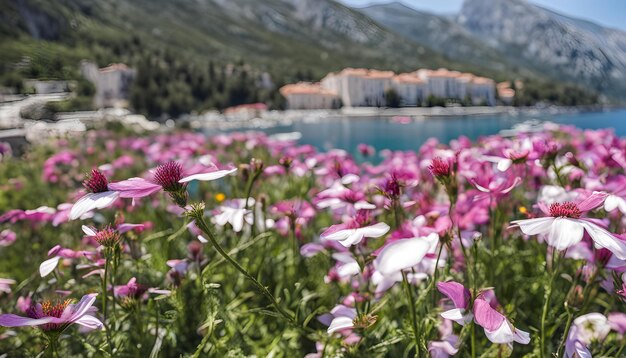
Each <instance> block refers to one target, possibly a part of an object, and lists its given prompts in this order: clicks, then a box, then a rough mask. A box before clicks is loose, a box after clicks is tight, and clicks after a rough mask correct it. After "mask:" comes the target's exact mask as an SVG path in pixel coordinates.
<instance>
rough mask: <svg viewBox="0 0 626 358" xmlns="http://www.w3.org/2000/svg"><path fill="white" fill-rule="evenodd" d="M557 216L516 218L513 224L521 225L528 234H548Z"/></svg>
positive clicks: (521, 228)
mask: <svg viewBox="0 0 626 358" xmlns="http://www.w3.org/2000/svg"><path fill="white" fill-rule="evenodd" d="M554 219H555V218H553V217H545V218H535V219H526V220H516V221H513V222H512V224H514V225H517V226H519V228H520V230H522V232H523V233H524V234H526V235H538V234H547V233H548V232H550V228H551V227H552V222H553V221H554Z"/></svg>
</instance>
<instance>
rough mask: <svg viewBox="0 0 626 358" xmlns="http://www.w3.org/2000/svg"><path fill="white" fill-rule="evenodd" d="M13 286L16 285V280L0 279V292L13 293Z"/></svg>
mask: <svg viewBox="0 0 626 358" xmlns="http://www.w3.org/2000/svg"><path fill="white" fill-rule="evenodd" d="M11 285H15V280H11V279H8V278H0V292H4V293H11Z"/></svg>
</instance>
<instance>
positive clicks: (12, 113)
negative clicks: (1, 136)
mask: <svg viewBox="0 0 626 358" xmlns="http://www.w3.org/2000/svg"><path fill="white" fill-rule="evenodd" d="M68 96H69V93H52V94H36V95H31V96H28V97H26V98H24V99H22V100H19V101H12V102H4V103H0V129H10V128H22V127H23V126H24V120H23V119H22V117H20V111H21V110H22V108H24V107H26V106H29V105H32V104H37V103H42V104H43V103H46V102H51V101H61V100H63V99H65V98H67V97H68Z"/></svg>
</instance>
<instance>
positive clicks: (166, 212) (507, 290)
mask: <svg viewBox="0 0 626 358" xmlns="http://www.w3.org/2000/svg"><path fill="white" fill-rule="evenodd" d="M2 148H3V151H5V154H6V151H7V148H6V147H2ZM376 149H378V150H379V152H376V150H375V149H374V148H372V147H370V146H368V145H367V144H363V145H360V146H359V148H358V153H359V154H357V155H355V156H351V155H350V154H348V153H347V152H345V151H342V150H332V151H328V152H319V151H317V150H315V148H313V147H311V146H307V145H299V144H298V143H296V142H290V141H279V140H275V139H272V138H270V137H267V136H266V135H264V134H262V133H231V134H227V135H220V136H215V137H205V136H203V135H201V134H198V133H194V132H189V131H176V132H169V133H161V134H136V133H133V132H131V131H128V130H119V129H117V130H114V129H112V128H110V129H99V130H90V131H88V132H86V133H84V135H83V136H81V137H71V138H65V139H59V140H55V141H53V142H50V143H49V144H47V145H39V146H35V147H32V148H30V150H29V152H28V153H27V154H25V155H24V156H23V157H21V158H11V157H10V156H7V155H5V156H4V157H3V158H2V160H1V161H0V357H36V356H41V355H40V353H42V352H43V356H49V357H107V356H112V357H248V356H256V357H266V356H267V357H304V356H306V357H310V358H312V357H427V356H432V357H449V356H457V357H479V356H482V357H507V356H514V357H523V356H524V357H555V356H556V357H591V356H592V355H593V356H597V357H619V356H626V350H625V349H624V348H625V347H626V338H625V337H624V336H623V335H624V333H625V332H626V313H624V312H625V307H626V305H625V304H624V303H625V300H626V285H625V284H624V279H626V277H623V276H622V273H623V272H624V271H626V236H625V235H623V233H624V232H625V228H626V220H625V214H626V175H625V173H624V169H625V168H626V139H621V138H619V137H616V136H615V135H614V134H613V133H612V132H611V131H609V130H598V131H581V130H578V129H575V128H573V127H558V126H555V125H545V128H544V130H543V131H541V132H533V133H519V134H518V135H517V136H515V137H514V138H504V137H501V136H490V137H484V138H481V139H479V140H477V141H474V142H472V141H470V140H469V139H467V138H458V139H457V140H454V141H452V142H451V143H438V142H437V141H436V140H434V139H432V140H430V141H428V142H426V143H425V144H424V145H422V146H421V148H420V149H419V150H417V151H415V152H392V151H385V150H381V149H382V148H376ZM381 158H382V160H381Z"/></svg>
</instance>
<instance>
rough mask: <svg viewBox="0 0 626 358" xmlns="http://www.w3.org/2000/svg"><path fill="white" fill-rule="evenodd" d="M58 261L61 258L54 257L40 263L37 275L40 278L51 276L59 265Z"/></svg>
mask: <svg viewBox="0 0 626 358" xmlns="http://www.w3.org/2000/svg"><path fill="white" fill-rule="evenodd" d="M59 260H61V257H59V256H55V257H53V258H51V259H48V260H46V261H44V262H42V263H41V265H39V275H41V277H46V276H48V275H49V274H51V273H52V271H54V270H55V269H56V268H57V266H58V265H59Z"/></svg>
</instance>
